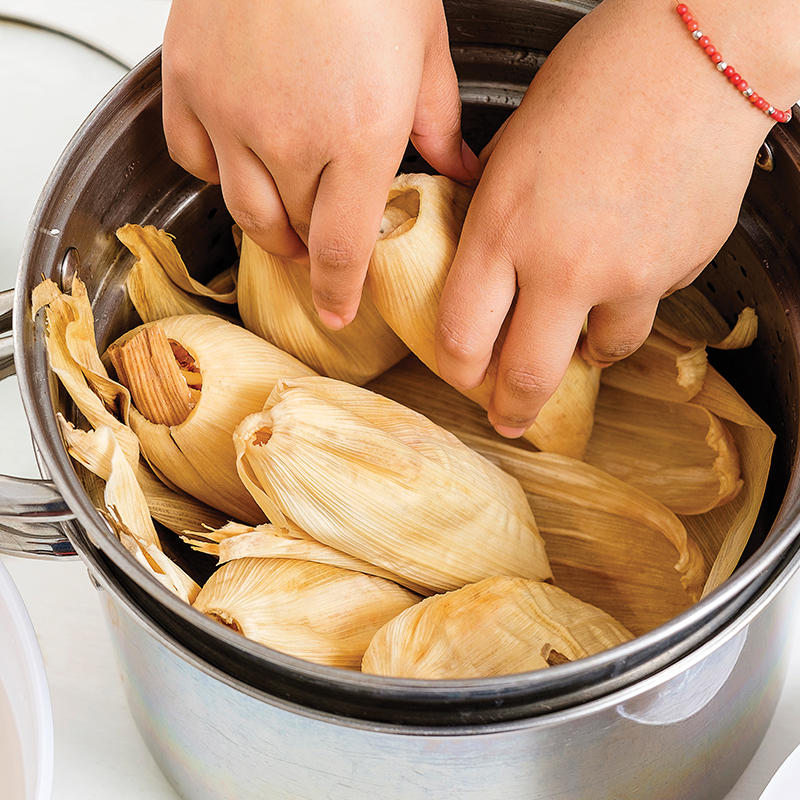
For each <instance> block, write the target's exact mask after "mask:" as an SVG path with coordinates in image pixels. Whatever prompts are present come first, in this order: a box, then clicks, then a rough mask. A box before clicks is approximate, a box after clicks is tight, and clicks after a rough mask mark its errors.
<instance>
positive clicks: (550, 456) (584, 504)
mask: <svg viewBox="0 0 800 800" xmlns="http://www.w3.org/2000/svg"><path fill="white" fill-rule="evenodd" d="M370 386H371V387H372V388H373V389H374V390H375V391H379V392H381V393H385V394H387V395H388V396H389V397H391V398H392V399H394V400H396V401H397V402H400V403H403V404H404V405H407V406H409V407H411V408H414V409H415V410H416V411H419V412H420V413H423V414H425V415H426V416H428V417H430V418H431V419H433V420H434V421H435V422H436V423H437V424H439V425H442V426H443V427H445V428H447V429H448V430H449V431H451V432H452V433H454V434H455V435H456V436H458V438H459V439H460V440H461V441H463V442H464V443H465V444H467V445H469V446H470V447H471V448H472V449H474V450H476V451H477V452H479V453H480V454H481V455H483V456H485V457H486V458H488V459H489V460H490V461H492V462H493V463H495V464H497V466H499V467H500V468H501V469H503V470H504V471H505V472H507V473H508V474H510V475H512V476H513V477H515V478H516V479H517V480H518V481H519V482H520V485H521V486H522V488H523V489H524V490H525V493H526V495H527V498H528V501H529V503H530V505H531V508H532V509H533V512H534V516H535V518H536V523H537V525H538V527H539V530H540V532H541V534H542V538H543V539H544V541H545V547H546V549H547V555H548V557H549V559H550V563H551V566H552V568H553V576H554V578H555V582H556V584H557V585H558V586H561V587H562V588H564V589H566V590H567V591H568V592H570V593H571V594H573V595H575V596H576V597H578V598H580V599H581V600H584V601H586V602H588V603H592V604H593V605H596V606H598V607H599V608H602V609H603V610H604V611H607V612H608V613H609V614H611V615H612V616H613V617H614V618H615V619H618V620H619V621H620V622H622V624H623V625H625V626H626V627H627V628H628V629H630V630H631V631H633V632H634V633H635V634H636V635H640V634H642V633H645V632H646V631H648V630H651V629H653V628H655V627H657V626H658V625H661V624H662V623H664V622H666V621H667V620H668V619H671V618H672V617H674V616H675V615H676V614H678V613H680V612H681V611H683V610H685V609H686V608H688V607H689V606H690V605H691V604H692V603H693V602H694V601H696V600H697V599H699V597H700V593H701V591H702V588H703V584H704V581H705V579H706V577H707V574H708V569H707V567H706V564H705V563H704V559H703V557H702V555H701V554H700V552H699V550H698V546H697V544H696V543H695V542H694V541H693V540H692V538H691V537H687V534H686V529H685V527H684V525H683V523H682V522H681V520H680V519H678V517H677V516H676V515H675V514H674V513H673V512H672V511H670V510H669V509H668V508H666V507H665V506H664V505H663V504H662V503H659V502H658V501H657V500H655V499H654V498H652V497H650V496H649V495H647V494H645V493H644V492H642V491H641V490H639V489H635V488H634V487H632V486H629V485H628V484H626V483H624V482H622V481H620V480H618V479H617V478H614V477H613V476H611V475H609V474H607V473H605V472H603V471H602V470H599V469H597V468H596V467H593V466H591V465H589V464H586V463H584V462H582V461H578V460H576V459H571V458H569V457H568V456H561V455H558V454H556V453H540V452H535V451H534V450H533V449H532V447H531V446H530V445H529V444H528V443H527V442H525V441H524V440H516V441H514V442H509V441H508V440H506V439H502V438H501V437H499V436H498V435H497V434H496V433H495V431H494V430H493V429H492V428H491V426H489V424H488V423H487V422H486V419H485V416H484V415H482V414H478V413H477V411H476V409H475V407H474V406H472V407H470V404H469V402H468V401H466V400H465V398H463V397H462V396H460V395H459V394H458V393H457V392H456V391H455V390H454V389H453V388H452V387H450V386H448V385H447V384H446V383H444V381H441V380H440V379H439V378H436V377H435V376H434V375H432V374H431V373H430V372H429V371H427V370H426V369H425V368H424V366H421V365H420V364H419V362H416V361H415V360H413V359H407V360H405V361H403V362H402V363H401V364H398V365H397V366H396V367H394V368H393V369H391V370H389V372H387V373H385V374H384V375H382V376H380V377H379V378H378V379H376V380H375V381H373V382H372V383H371V384H370ZM464 406H466V408H465V407H464ZM713 558H714V556H713V555H712V557H711V559H709V561H708V563H709V564H710V563H711V561H712V560H713Z"/></svg>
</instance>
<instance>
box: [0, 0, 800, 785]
mask: <svg viewBox="0 0 800 800" xmlns="http://www.w3.org/2000/svg"><path fill="white" fill-rule="evenodd" d="M168 6H169V4H168V2H167V0H0V17H2V16H3V15H11V16H17V17H24V18H27V19H32V20H35V21H38V22H41V23H44V24H49V25H51V26H54V27H57V28H60V29H63V30H66V31H69V32H70V33H73V34H76V35H78V36H81V37H83V38H84V39H86V40H88V41H91V42H92V43H95V44H97V45H99V46H101V47H103V48H105V49H106V50H107V51H109V52H111V53H112V54H113V55H115V56H116V57H118V58H120V59H121V60H123V61H125V62H127V63H129V64H132V63H135V62H136V61H138V60H139V59H140V58H142V57H143V56H144V55H146V54H147V53H148V52H149V51H150V50H151V49H152V48H153V47H154V46H155V45H156V44H157V43H158V42H159V41H160V38H161V32H162V31H163V26H164V22H165V20H166V15H167V11H168ZM78 49H79V48H78ZM75 52H76V53H77V51H75ZM48 57H50V58H51V59H52V64H51V66H52V81H53V87H54V90H55V91H54V94H53V102H54V104H55V106H56V108H55V110H54V112H53V114H52V116H51V119H50V122H49V124H48V125H47V126H41V125H38V124H35V120H34V119H33V118H32V117H29V116H28V109H26V107H25V106H24V105H21V106H20V107H18V108H16V109H14V114H12V115H8V116H6V115H4V117H5V120H8V119H9V118H11V119H13V120H15V123H16V124H15V125H13V126H10V125H8V124H5V125H4V126H3V127H2V128H0V175H2V176H3V182H2V184H0V185H2V186H3V189H2V194H0V288H2V287H5V286H10V285H11V284H12V282H13V279H14V274H15V271H16V267H15V265H16V262H17V260H18V257H19V252H20V250H21V246H22V237H23V235H24V231H25V227H26V222H27V218H28V216H29V214H30V212H31V210H32V209H33V205H34V203H35V200H36V197H37V195H38V192H39V189H40V188H41V186H42V185H43V183H44V181H45V179H46V177H47V174H48V173H49V171H50V168H51V167H52V165H53V163H54V162H55V160H56V158H57V156H58V154H59V153H60V151H61V149H62V148H63V146H64V144H65V143H66V141H67V140H68V138H69V136H70V135H71V134H72V132H74V130H76V128H77V127H78V125H79V124H80V122H81V120H82V119H83V118H84V116H85V115H86V114H87V113H88V112H89V111H90V110H91V108H92V106H93V105H94V104H95V102H96V101H97V100H99V99H100V97H101V96H102V94H104V93H105V91H106V89H107V88H110V85H112V84H113V82H114V80H115V79H116V77H118V75H119V70H116V69H115V68H113V67H110V66H109V65H108V64H105V65H104V66H103V67H102V69H98V70H97V71H96V72H95V71H93V74H92V75H91V76H90V75H88V74H87V75H85V80H80V81H72V82H69V83H68V85H63V86H62V84H63V83H64V82H65V80H66V79H65V77H64V75H65V71H67V68H68V66H69V63H68V61H69V58H70V55H69V52H68V49H67V50H64V51H62V50H61V49H59V48H55V49H54V50H53V52H52V54H51V55H50V56H48ZM65 58H66V59H67V62H65ZM75 58H78V56H77V55H76V56H75ZM4 79H5V80H9V79H10V77H9V75H8V74H5V75H4V74H3V73H2V72H0V86H1V85H2V81H3V80H4ZM100 84H102V85H100ZM31 113H33V112H32V111H31ZM5 120H4V121H5ZM0 420H2V426H3V430H2V444H1V445H0V472H7V473H12V474H17V475H29V476H33V475H36V467H35V463H34V460H33V454H32V451H31V448H30V442H29V438H28V433H27V424H26V422H25V417H24V413H23V411H22V408H21V403H20V401H19V398H18V396H17V392H16V385H15V382H14V381H13V379H10V380H7V381H4V382H3V383H2V384H0ZM3 562H4V564H5V565H6V567H7V568H8V570H9V571H10V573H11V574H12V576H13V578H14V580H15V581H16V582H17V585H18V587H19V589H20V592H21V593H22V596H23V598H24V599H25V601H26V603H27V605H28V609H29V612H30V614H31V617H32V620H33V623H34V626H35V628H36V632H37V634H38V637H39V641H40V643H41V646H42V651H43V653H44V660H45V665H46V669H47V673H48V678H49V682H50V690H51V694H52V700H53V714H54V721H55V786H54V791H53V800H109V798H114V800H140V799H141V798H147V800H175V798H177V795H176V794H175V792H174V791H173V790H172V789H171V788H170V786H169V785H168V783H167V782H166V780H165V779H164V778H163V776H162V775H161V773H160V772H159V771H158V768H157V767H156V765H155V762H154V761H153V759H152V757H151V756H150V754H149V752H148V750H147V748H146V747H145V745H144V743H143V741H142V740H141V738H140V737H139V735H138V732H137V730H136V728H135V726H134V724H133V720H132V718H131V716H130V714H129V712H128V709H127V706H126V703H125V698H124V696H123V691H122V683H121V681H120V677H119V673H118V669H117V665H116V662H115V660H114V657H113V653H112V650H111V645H110V641H109V638H108V636H107V635H106V630H105V625H104V621H103V619H102V616H101V612H100V605H99V602H98V598H97V595H96V592H95V590H94V589H93V588H92V586H91V583H90V581H89V579H88V576H87V574H86V570H85V568H84V567H83V566H82V564H81V563H80V562H79V561H69V562H57V563H56V562H39V561H30V560H23V559H11V558H3ZM798 611H800V604H799V607H798ZM792 625H793V630H792V631H790V634H789V635H790V636H792V638H793V640H794V641H795V642H797V641H798V640H800V613H798V615H797V619H796V620H795V621H794V622H793V623H792ZM798 744H800V645H796V646H795V647H794V649H793V654H792V660H791V663H790V667H789V679H788V682H787V684H786V687H785V689H784V692H783V694H782V696H781V699H780V702H779V705H778V710H777V713H776V715H775V718H774V720H773V722H772V725H771V727H770V728H769V730H768V732H767V734H766V737H765V739H764V742H763V744H762V746H761V748H760V749H759V751H758V752H757V754H756V756H755V758H754V759H753V761H752V762H751V763H750V765H749V766H748V767H747V770H746V772H745V774H744V776H743V777H742V779H741V780H740V781H739V783H738V784H737V786H736V788H735V789H734V790H733V792H732V793H731V794H730V795H729V797H728V798H727V800H756V799H757V798H758V797H759V795H760V793H761V791H762V790H763V788H764V787H765V785H766V783H767V781H768V780H769V778H770V776H771V775H772V774H773V773H774V771H775V770H776V769H777V768H778V766H779V765H780V764H781V762H782V761H783V760H784V758H785V757H786V756H787V755H788V754H789V753H790V752H791V751H792V750H793V749H794V747H795V746H797V745H798ZM796 796H800V789H799V790H798V793H797V795H796ZM4 800H5V799H4ZM188 800H191V799H190V798H189V799H188ZM676 800H677V798H676Z"/></svg>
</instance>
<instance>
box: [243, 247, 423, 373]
mask: <svg viewBox="0 0 800 800" xmlns="http://www.w3.org/2000/svg"><path fill="white" fill-rule="evenodd" d="M239 313H240V314H241V317H242V321H243V322H244V325H245V327H246V328H247V329H248V330H251V331H253V333H257V334H258V335H259V336H261V337H262V338H264V339H266V340H267V341H268V342H272V343H273V344H274V345H276V346H277V347H280V348H281V350H285V351H286V352H287V353H291V354H292V355H294V356H296V357H297V358H299V359H300V360H301V361H302V362H303V363H305V364H308V365H309V366H310V367H312V368H314V369H315V370H317V371H318V372H320V373H321V374H323V375H328V376H330V377H332V378H338V379H339V380H342V381H347V382H348V383H355V384H358V385H361V384H363V383H366V382H367V381H369V380H371V379H372V378H374V377H375V376H376V375H380V374H381V373H382V372H384V371H385V370H387V369H388V368H389V367H391V366H392V365H393V364H396V363H397V362H398V361H399V360H400V359H401V358H403V356H405V355H406V354H407V353H408V350H407V349H406V346H405V345H404V344H403V343H402V342H401V341H400V339H398V338H397V336H395V334H394V333H393V332H392V329H391V328H390V327H389V326H388V325H387V324H386V323H385V322H384V321H383V318H382V317H381V315H380V314H379V313H378V311H377V309H376V308H375V305H374V304H373V302H372V300H371V299H370V298H369V297H368V296H367V295H366V294H365V295H364V297H363V298H362V300H361V305H360V306H359V310H358V314H356V317H355V319H354V320H353V321H352V322H351V323H350V324H349V325H347V326H346V327H345V328H343V329H342V330H340V331H332V330H330V328H327V327H326V326H325V325H323V324H322V322H321V321H320V319H319V314H317V310H316V308H315V307H314V303H313V301H312V299H311V280H310V276H309V272H308V267H306V266H304V265H301V264H297V263H294V262H292V261H289V260H288V259H285V258H280V257H278V256H274V255H272V254H270V253H267V252H265V251H264V250H262V249H261V248H260V247H259V246H258V245H257V244H256V243H255V242H254V241H253V240H252V239H250V238H249V237H248V236H247V235H244V236H243V239H242V257H241V260H240V262H239Z"/></svg>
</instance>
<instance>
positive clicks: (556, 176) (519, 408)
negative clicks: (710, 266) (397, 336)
mask: <svg viewBox="0 0 800 800" xmlns="http://www.w3.org/2000/svg"><path fill="white" fill-rule="evenodd" d="M792 2H796V0H792ZM783 4H784V2H783V0H776V5H783ZM744 5H745V6H753V3H752V2H745V3H744ZM695 7H697V13H698V19H700V20H703V19H704V18H708V20H709V21H708V22H707V23H704V24H706V25H707V26H708V30H709V31H711V30H712V26H715V27H716V29H717V30H718V31H719V33H718V34H717V33H715V34H714V36H713V37H712V39H714V40H715V41H716V40H717V39H719V43H720V49H722V50H723V51H724V50H725V45H724V42H725V41H726V39H728V38H730V39H732V40H733V41H734V42H736V41H737V39H736V36H734V35H733V33H731V31H735V33H736V34H737V35H738V47H739V49H740V51H741V53H742V58H741V59H739V57H738V55H737V62H736V63H737V66H741V68H742V70H741V71H742V74H743V75H745V76H746V77H747V78H748V80H752V81H753V85H754V86H755V87H756V90H757V91H763V92H764V94H765V96H767V97H768V98H769V99H770V100H772V101H773V102H775V103H785V105H782V106H781V108H786V107H788V106H789V105H791V98H792V96H794V97H797V96H798V94H800V86H798V84H797V83H796V82H795V77H796V76H794V74H793V72H792V71H791V70H789V69H788V68H787V70H786V71H785V72H781V69H780V68H779V67H775V69H774V70H772V71H770V68H769V67H770V65H771V64H772V63H773V62H771V61H770V58H771V53H772V52H774V50H773V51H768V49H767V47H766V46H765V45H764V44H763V41H764V37H763V29H762V27H759V26H760V25H761V21H762V20H763V18H764V17H763V15H762V17H761V18H760V22H759V26H752V25H749V30H752V31H753V33H752V34H751V36H752V40H751V41H750V40H749V39H748V34H747V33H746V31H747V30H748V22H747V19H746V15H743V16H745V18H744V19H740V20H738V22H737V18H736V13H737V12H736V10H735V8H734V7H733V6H731V5H730V4H729V3H721V2H718V0H697V2H694V3H691V4H690V8H692V9H695ZM737 8H738V5H737ZM754 8H756V10H755V11H753V9H752V8H750V9H749V13H751V14H752V13H758V12H757V7H756V6H754ZM674 9H675V6H674V4H672V3H670V2H666V0H606V1H605V2H604V3H602V4H601V5H600V6H598V8H597V9H596V10H595V11H593V12H592V13H591V14H589V15H588V16H587V17H586V18H585V19H583V20H582V21H581V22H580V23H578V24H577V25H576V26H575V27H574V28H573V29H572V30H571V31H570V32H569V34H568V35H567V36H566V37H565V38H564V39H563V40H562V42H561V43H560V44H559V45H558V47H557V48H556V49H555V50H554V51H553V53H552V55H551V56H550V58H549V59H548V60H547V62H546V63H545V65H544V66H543V67H542V69H541V70H540V71H539V73H538V74H537V75H536V77H535V79H534V81H533V82H532V84H531V86H530V88H529V90H528V92H527V94H526V96H525V99H524V100H523V102H522V104H521V106H520V108H519V109H518V110H517V111H516V112H515V113H514V115H513V116H512V117H511V118H510V120H509V121H508V123H507V125H506V126H505V129H504V130H502V131H501V135H500V136H499V137H497V138H496V140H495V141H493V142H492V143H491V144H490V148H489V149H490V151H491V155H490V157H489V159H488V163H487V165H486V169H485V171H484V174H483V177H482V179H481V182H480V184H479V185H478V188H477V190H476V192H475V195H474V198H473V201H472V204H471V206H470V209H469V213H468V215H467V219H466V222H465V225H464V229H463V233H462V237H461V241H460V244H459V248H458V252H457V255H456V258H455V261H454V262H453V266H452V268H451V270H450V274H449V276H448V280H447V284H446V287H445V291H444V294H443V296H442V301H441V305H440V312H439V325H438V330H437V359H438V367H439V371H440V374H441V375H442V377H444V378H445V379H446V380H448V381H449V382H450V383H452V384H453V385H455V386H457V387H458V388H462V389H467V388H473V387H475V386H477V385H479V384H480V383H481V382H482V381H483V379H484V376H485V374H486V370H487V367H488V366H489V362H490V359H492V350H493V347H494V346H495V342H496V340H497V339H498V334H500V333H501V327H503V328H505V326H504V325H503V323H504V320H505V318H506V316H507V313H508V312H509V309H510V308H512V304H513V303H514V302H515V305H514V307H513V311H512V313H511V316H510V321H509V322H508V323H507V328H508V330H507V334H506V338H505V340H504V341H502V342H501V343H500V344H499V345H498V350H499V351H500V352H499V357H498V360H497V379H496V384H495V389H494V395H493V398H492V402H491V405H490V407H489V419H490V421H491V422H492V424H493V425H494V426H495V428H496V429H497V430H498V432H500V433H501V434H503V435H505V436H519V435H521V434H522V433H523V432H524V431H525V430H526V429H527V428H528V427H529V425H530V424H531V422H532V421H533V420H534V418H535V417H536V415H537V413H538V412H539V410H540V409H541V407H542V406H543V405H544V403H545V402H546V400H547V399H548V398H549V396H550V395H551V394H552V393H553V391H555V389H556V388H557V386H558V384H559V382H560V381H561V378H562V376H563V374H564V371H565V369H566V367H567V364H568V363H569V360H570V357H571V355H572V353H573V351H574V349H575V346H576V343H577V342H578V337H579V334H580V333H581V328H582V326H583V324H584V321H585V320H586V318H587V315H588V333H587V335H586V338H585V340H584V342H583V345H582V354H583V355H584V357H586V358H587V360H589V361H590V362H593V363H596V364H599V365H601V366H603V365H608V364H610V363H612V362H614V361H617V360H618V359H621V358H623V357H625V356H627V355H629V354H630V353H632V352H633V351H634V350H636V348H638V347H639V346H640V345H641V344H642V342H643V341H644V340H645V338H646V337H647V335H648V334H649V332H650V329H651V326H652V323H653V318H654V316H655V312H656V307H657V305H658V301H659V299H660V298H661V297H662V296H664V295H665V294H668V293H669V292H671V291H674V290H675V289H677V288H680V287H683V286H685V285H687V284H688V283H690V282H691V281H692V280H693V279H694V278H695V277H696V276H697V275H698V274H699V273H700V271H701V270H702V269H703V268H704V267H705V265H706V264H707V263H708V262H709V261H710V260H711V259H712V258H713V257H714V255H715V254H716V253H717V251H718V250H719V248H720V247H721V246H722V244H723V243H724V242H725V240H726V238H727V237H728V235H729V234H730V232H731V230H732V229H733V227H734V225H735V223H736V219H737V215H738V211H739V207H740V205H741V202H742V198H743V195H744V192H745V189H746V188H747V184H748V181H749V179H750V175H751V172H752V167H753V160H754V157H755V155H756V153H757V151H758V148H759V146H760V144H761V143H762V141H763V139H764V137H765V136H766V134H767V133H768V131H769V129H770V127H771V125H772V120H770V119H769V118H767V117H766V116H765V115H764V114H763V113H761V112H759V111H758V110H756V109H755V108H753V107H752V106H751V105H750V103H748V102H746V100H745V98H743V97H742V96H741V95H740V93H739V92H737V91H736V90H735V89H734V88H733V87H732V86H731V85H730V84H729V83H728V82H727V81H726V80H724V78H723V77H722V76H721V75H720V74H719V73H718V72H717V70H716V69H714V67H713V65H712V64H711V62H710V61H709V58H708V56H707V55H706V54H705V53H703V52H702V51H701V50H700V48H699V47H698V46H697V45H696V43H695V42H694V41H693V40H692V39H691V37H690V36H689V34H688V32H687V30H686V28H685V25H684V24H683V22H682V21H681V19H680V18H679V17H678V16H677V14H675V11H674ZM701 9H702V14H701ZM745 10H746V11H747V9H745ZM764 13H766V12H764ZM792 13H794V12H792ZM703 15H705V17H704V16H703ZM795 15H796V14H795ZM737 24H738V25H739V26H740V27H736V26H737ZM729 28H730V31H729ZM729 33H731V35H730V36H729ZM767 40H768V41H771V40H769V39H768V38H767ZM787 46H788V45H787ZM748 48H749V49H748ZM728 49H729V50H734V51H735V50H736V47H735V46H732V47H730V48H728ZM775 49H778V48H775ZM795 49H796V48H795ZM788 52H789V53H791V52H792V51H791V48H790V49H789V51H788ZM734 54H735V53H732V54H731V58H733V55H734ZM762 54H763V55H762ZM726 55H727V54H726ZM748 55H749V56H750V62H749V63H746V62H748V59H747V56H748ZM787 57H788V55H787ZM759 59H761V60H759ZM795 66H796V65H795ZM751 76H752V78H751ZM787 76H791V77H787ZM762 87H763V88H762ZM492 147H493V150H492V149H491V148H492ZM493 363H494V361H493Z"/></svg>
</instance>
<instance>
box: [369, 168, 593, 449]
mask: <svg viewBox="0 0 800 800" xmlns="http://www.w3.org/2000/svg"><path fill="white" fill-rule="evenodd" d="M469 200H470V190H469V189H466V188H465V187H463V186H459V185H458V184H456V183H454V182H453V181H451V180H449V179H448V178H445V177H443V176H440V175H438V176H430V175H399V176H398V177H397V178H396V179H395V182H394V184H393V185H392V189H391V191H390V192H389V201H388V204H387V207H386V212H385V214H384V220H383V223H382V226H381V234H380V236H379V239H378V241H377V243H376V244H375V250H374V251H373V254H372V260H371V262H370V274H369V290H370V294H371V296H372V298H373V300H374V301H375V305H376V306H377V308H378V311H380V313H381V315H382V316H383V318H384V319H385V320H386V321H387V322H388V323H389V325H390V326H391V328H392V330H394V332H395V333H396V334H397V335H398V336H399V337H400V338H401V339H402V340H403V341H404V342H405V343H406V345H407V346H408V348H409V349H410V350H411V351H412V352H413V353H414V354H415V355H416V356H417V357H418V358H419V359H420V360H421V361H422V362H423V363H424V364H425V365H426V366H427V367H428V368H429V369H431V370H433V371H434V372H436V357H435V351H434V332H435V330H436V320H437V314H438V307H439V299H440V298H441V295H442V291H443V289H444V284H445V280H446V278H447V273H448V271H449V269H450V265H451V264H452V261H453V258H454V256H455V252H456V246H457V244H458V238H459V235H460V233H461V226H462V225H463V223H464V217H465V215H466V210H467V206H468V205H469ZM599 380H600V370H599V369H598V368H596V367H592V366H589V365H588V364H587V363H586V362H585V361H584V360H583V359H582V358H581V357H580V356H579V355H577V354H575V355H573V357H572V360H571V361H570V364H569V367H568V369H567V373H566V375H565V376H564V379H563V380H562V382H561V385H560V386H559V387H558V389H557V390H556V392H555V394H554V395H553V396H552V397H551V398H550V400H549V401H548V402H547V403H546V404H545V406H544V407H543V408H542V410H541V411H540V412H539V416H538V417H537V419H536V422H534V424H533V425H532V426H531V427H530V429H529V430H528V431H527V433H526V434H525V436H526V438H527V439H529V440H530V441H531V442H532V443H533V444H535V445H536V446H537V447H538V448H539V449H540V450H549V451H553V452H558V453H563V454H565V455H571V456H574V457H576V458H580V457H581V456H582V455H583V451H584V448H585V446H586V442H587V441H588V439H589V435H590V433H591V430H592V417H593V413H594V401H595V397H596V396H597V389H598V385H599ZM492 388H493V378H492V377H491V375H490V376H489V377H487V379H486V380H485V381H484V382H483V384H481V386H479V387H478V388H477V389H474V390H471V391H468V392H465V394H466V395H467V397H469V398H470V399H472V400H474V401H475V402H476V403H478V404H479V405H481V406H483V407H484V408H486V407H487V406H488V404H489V401H490V399H491V395H492Z"/></svg>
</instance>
